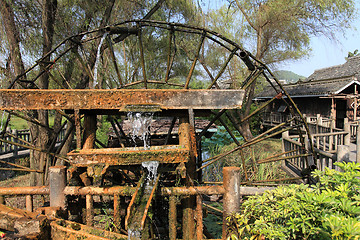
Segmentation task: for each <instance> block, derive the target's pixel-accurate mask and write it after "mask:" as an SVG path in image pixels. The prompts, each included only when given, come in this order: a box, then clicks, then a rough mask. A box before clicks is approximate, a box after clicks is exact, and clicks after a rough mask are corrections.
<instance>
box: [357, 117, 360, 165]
mask: <svg viewBox="0 0 360 240" xmlns="http://www.w3.org/2000/svg"><path fill="white" fill-rule="evenodd" d="M356 162H357V163H360V126H359V124H358V125H357V128H356Z"/></svg>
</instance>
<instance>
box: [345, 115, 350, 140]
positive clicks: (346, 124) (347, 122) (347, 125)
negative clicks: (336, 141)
mask: <svg viewBox="0 0 360 240" xmlns="http://www.w3.org/2000/svg"><path fill="white" fill-rule="evenodd" d="M344 132H347V134H346V135H345V138H344V145H350V140H351V129H350V123H349V119H348V118H344Z"/></svg>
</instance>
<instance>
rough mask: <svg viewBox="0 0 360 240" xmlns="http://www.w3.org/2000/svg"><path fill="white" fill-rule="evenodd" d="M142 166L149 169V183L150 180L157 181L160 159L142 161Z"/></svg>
mask: <svg viewBox="0 0 360 240" xmlns="http://www.w3.org/2000/svg"><path fill="white" fill-rule="evenodd" d="M141 166H142V167H143V168H145V169H146V170H147V171H148V174H147V178H146V180H147V184H149V182H152V181H155V178H156V175H157V169H158V167H159V162H158V161H148V162H143V163H141Z"/></svg>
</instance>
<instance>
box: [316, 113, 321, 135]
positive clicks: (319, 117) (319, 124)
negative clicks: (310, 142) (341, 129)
mask: <svg viewBox="0 0 360 240" xmlns="http://www.w3.org/2000/svg"><path fill="white" fill-rule="evenodd" d="M321 125H322V124H321V116H320V114H316V133H319V131H320V126H321Z"/></svg>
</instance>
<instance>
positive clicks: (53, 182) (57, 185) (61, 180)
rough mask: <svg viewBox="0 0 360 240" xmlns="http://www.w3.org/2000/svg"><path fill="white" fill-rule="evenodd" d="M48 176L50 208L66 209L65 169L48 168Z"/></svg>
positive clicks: (57, 167) (58, 167) (63, 167)
mask: <svg viewBox="0 0 360 240" xmlns="http://www.w3.org/2000/svg"><path fill="white" fill-rule="evenodd" d="M49 176H50V207H60V208H62V209H65V208H66V197H65V194H64V189H65V187H66V167H65V166H53V167H50V168H49Z"/></svg>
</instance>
